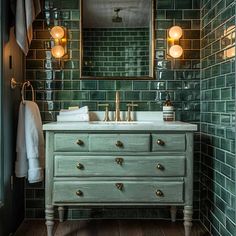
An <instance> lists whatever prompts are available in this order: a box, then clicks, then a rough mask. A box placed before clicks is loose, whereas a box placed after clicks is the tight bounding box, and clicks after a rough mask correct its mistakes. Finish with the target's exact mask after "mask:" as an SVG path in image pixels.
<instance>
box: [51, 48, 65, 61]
mask: <svg viewBox="0 0 236 236" xmlns="http://www.w3.org/2000/svg"><path fill="white" fill-rule="evenodd" d="M51 52H52V55H53V56H54V57H55V58H61V57H63V56H64V54H65V49H64V48H63V47H62V46H60V45H58V46H54V47H53V48H52V50H51Z"/></svg>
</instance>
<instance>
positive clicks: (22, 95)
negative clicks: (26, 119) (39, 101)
mask: <svg viewBox="0 0 236 236" xmlns="http://www.w3.org/2000/svg"><path fill="white" fill-rule="evenodd" d="M25 86H26V87H30V88H31V93H32V101H33V102H34V88H33V86H32V84H31V83H30V82H29V81H27V82H24V83H23V85H22V88H21V99H22V103H23V104H25V97H24V92H25Z"/></svg>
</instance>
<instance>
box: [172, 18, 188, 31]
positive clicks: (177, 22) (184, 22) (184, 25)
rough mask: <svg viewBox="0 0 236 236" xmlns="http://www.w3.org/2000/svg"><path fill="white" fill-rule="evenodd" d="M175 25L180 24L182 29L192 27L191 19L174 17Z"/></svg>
mask: <svg viewBox="0 0 236 236" xmlns="http://www.w3.org/2000/svg"><path fill="white" fill-rule="evenodd" d="M175 25H177V26H180V27H181V28H182V29H192V27H191V20H183V19H181V20H179V19H176V20H175Z"/></svg>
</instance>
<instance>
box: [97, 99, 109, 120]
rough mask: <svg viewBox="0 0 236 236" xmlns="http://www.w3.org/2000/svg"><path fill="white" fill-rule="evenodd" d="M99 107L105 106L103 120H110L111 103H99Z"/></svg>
mask: <svg viewBox="0 0 236 236" xmlns="http://www.w3.org/2000/svg"><path fill="white" fill-rule="evenodd" d="M98 106H99V107H105V117H104V119H103V121H109V120H110V118H109V104H108V103H105V104H98Z"/></svg>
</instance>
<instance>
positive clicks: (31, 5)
mask: <svg viewBox="0 0 236 236" xmlns="http://www.w3.org/2000/svg"><path fill="white" fill-rule="evenodd" d="M40 11H41V6H40V0H17V2H16V29H15V31H16V41H17V43H18V45H19V46H20V48H21V49H22V51H23V52H24V54H25V55H27V53H28V51H29V47H30V43H31V41H32V39H33V26H32V23H33V21H34V20H35V18H36V17H37V15H38V14H39V13H40Z"/></svg>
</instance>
